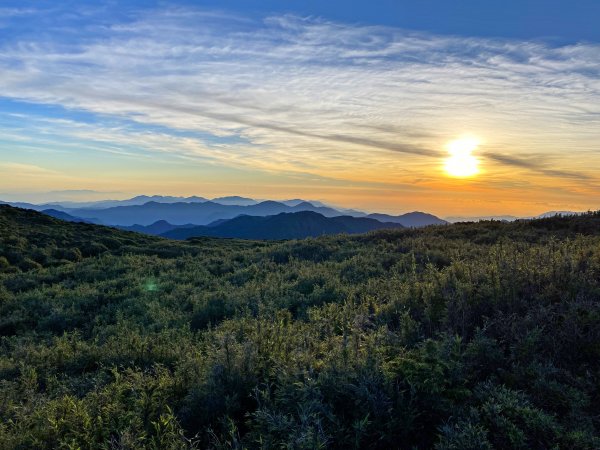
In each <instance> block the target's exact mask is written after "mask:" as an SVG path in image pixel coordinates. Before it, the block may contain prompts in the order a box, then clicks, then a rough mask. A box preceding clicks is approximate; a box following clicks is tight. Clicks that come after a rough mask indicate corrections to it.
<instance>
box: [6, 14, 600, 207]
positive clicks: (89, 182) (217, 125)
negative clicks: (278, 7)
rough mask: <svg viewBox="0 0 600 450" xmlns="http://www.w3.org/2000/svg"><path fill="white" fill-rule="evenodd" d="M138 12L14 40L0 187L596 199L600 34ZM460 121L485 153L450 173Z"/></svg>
mask: <svg viewBox="0 0 600 450" xmlns="http://www.w3.org/2000/svg"><path fill="white" fill-rule="evenodd" d="M14 14H15V20H17V19H16V17H17V16H18V15H19V14H18V13H14ZM36 14H42V13H39V12H36V11H35V10H34V11H29V12H23V13H22V14H21V16H23V15H25V16H27V17H29V16H28V15H31V16H32V17H30V18H29V19H26V20H32V21H34V20H36ZM136 14H137V15H135V16H133V17H128V20H127V21H126V22H118V19H114V20H115V22H114V23H109V24H108V25H107V26H106V27H104V28H102V27H94V26H93V25H95V24H94V23H93V20H92V23H86V26H85V27H82V28H81V29H78V27H77V26H76V25H74V24H72V23H69V24H63V25H64V26H63V27H62V28H61V29H60V30H59V29H58V28H57V31H56V32H52V33H49V34H47V35H44V36H38V35H36V34H26V33H24V32H23V34H19V33H13V34H11V36H12V37H10V38H7V39H4V40H2V41H0V200H29V201H32V200H33V201H36V200H38V201H44V200H49V199H51V197H52V195H55V196H56V197H64V198H70V199H72V200H92V199H100V198H126V197H131V196H133V195H137V194H163V195H185V196H189V195H199V196H204V197H215V196H222V195H242V196H249V197H254V198H262V199H265V198H269V199H289V198H304V199H309V200H321V201H324V202H329V203H331V204H334V205H338V206H344V207H349V208H357V209H363V210H367V211H380V212H389V213H403V212H408V211H414V210H420V211H427V212H431V213H433V214H436V215H439V216H451V215H454V216H456V215H473V216H484V215H500V214H512V215H522V216H530V215H536V214H539V213H542V212H545V211H550V210H572V211H582V210H588V209H598V208H600V45H599V44H596V43H593V42H573V43H567V44H561V45H554V44H551V43H547V42H544V41H541V40H531V39H529V40H525V39H521V40H519V39H515V38H512V39H505V38H493V37H470V36H458V35H452V36H450V35H442V34H435V33H432V32H424V31H423V32H416V31H407V30H404V29H400V28H394V27H391V26H385V27H384V26H377V25H368V26H367V25H359V24H348V23H343V22H334V21H327V20H324V19H317V18H306V17H301V16H295V15H287V14H283V15H277V14H275V15H271V16H268V17H263V18H261V19H255V18H253V19H249V18H245V17H239V16H236V15H235V14H230V13H227V14H226V13H223V12H222V11H207V10H198V9H194V8H193V7H185V8H178V9H172V8H171V9H170V8H162V9H160V8H159V9H152V10H149V11H142V12H139V13H136ZM21 16H19V17H20V19H19V20H23V19H22V17H21ZM38 19H39V17H38ZM111 20H112V19H111ZM15 23H16V22H15ZM103 23H104V22H103ZM59 25H60V24H59ZM105 25H106V23H105ZM57 27H58V25H57ZM64 29H67V30H68V31H69V33H70V34H68V33H66V32H64ZM198 29H202V32H198ZM61 30H62V31H61ZM61 33H65V34H64V35H63V34H61ZM67 34H68V36H69V37H68V38H67V37H65V36H67ZM79 34H81V35H79ZM73 35H75V36H76V38H75V39H73ZM77 36H79V37H80V39H79V38H77ZM464 136H472V137H475V138H477V141H478V145H477V146H476V148H474V149H471V150H472V152H471V155H472V157H473V158H476V160H477V163H478V166H477V169H478V170H477V173H476V174H473V175H472V176H468V177H453V176H450V174H449V173H448V171H447V169H446V168H445V166H447V158H448V157H449V156H450V155H449V152H448V145H449V143H451V142H453V141H455V140H457V139H461V138H464ZM458 166H460V164H458ZM80 190H85V192H80ZM55 191H60V192H55ZM64 191H72V192H64ZM75 191H77V192H75ZM48 192H54V194H47V193H48Z"/></svg>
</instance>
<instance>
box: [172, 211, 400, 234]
mask: <svg viewBox="0 0 600 450" xmlns="http://www.w3.org/2000/svg"><path fill="white" fill-rule="evenodd" d="M384 228H404V227H403V226H402V225H400V224H399V223H392V222H380V221H378V220H375V219H369V218H366V217H351V216H337V217H325V216H324V215H322V214H319V213H316V212H313V211H301V212H295V213H280V214H277V215H272V216H262V217H261V216H245V215H243V216H238V217H236V218H234V219H231V220H226V221H220V222H219V223H218V224H214V225H212V226H197V227H178V228H176V229H173V230H170V231H167V232H165V233H161V236H164V237H167V238H170V239H188V238H190V237H199V236H209V237H224V238H241V239H303V238H307V237H317V236H322V235H327V234H341V233H345V234H358V233H366V232H369V231H374V230H381V229H384Z"/></svg>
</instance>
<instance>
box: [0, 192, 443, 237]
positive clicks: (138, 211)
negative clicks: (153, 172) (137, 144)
mask: <svg viewBox="0 0 600 450" xmlns="http://www.w3.org/2000/svg"><path fill="white" fill-rule="evenodd" d="M0 203H6V204H9V205H12V206H17V207H22V208H27V209H33V210H36V211H44V210H53V212H52V213H51V214H50V215H53V216H55V217H58V216H59V215H60V214H59V212H62V213H64V214H66V215H65V216H63V217H64V220H68V221H75V220H76V221H87V222H92V223H97V224H104V225H110V226H116V227H121V228H130V229H131V230H136V231H139V232H143V233H149V234H157V233H158V232H159V231H160V232H163V231H164V230H166V228H165V227H166V226H167V225H166V224H168V226H169V227H180V226H183V225H190V226H191V225H209V224H213V225H214V224H217V223H218V222H222V221H227V220H230V219H233V218H235V217H237V216H240V215H250V216H268V215H277V214H280V213H294V212H300V211H312V212H317V213H319V214H322V215H324V216H326V217H336V216H352V217H367V218H372V219H376V220H379V221H380V222H394V223H399V224H401V225H403V226H407V227H421V226H427V225H439V224H445V223H446V222H445V221H443V220H442V219H440V218H438V217H436V216H434V215H431V214H427V213H422V212H417V211H415V212H412V213H407V214H402V215H398V216H393V215H389V214H376V213H374V214H368V213H365V212H362V211H358V210H354V209H344V208H337V207H332V206H329V205H326V204H324V203H322V202H309V201H306V200H303V199H299V198H296V199H291V200H283V201H274V200H256V199H252V198H249V197H242V196H236V195H234V196H226V197H217V198H215V199H213V200H207V199H206V198H204V197H199V196H191V197H174V196H162V195H139V196H136V197H133V198H131V199H127V200H100V201H93V202H55V203H47V204H42V205H35V204H32V203H24V202H0ZM161 221H162V222H165V223H162V224H159V225H158V226H156V227H154V228H152V226H153V225H154V224H155V223H157V222H161Z"/></svg>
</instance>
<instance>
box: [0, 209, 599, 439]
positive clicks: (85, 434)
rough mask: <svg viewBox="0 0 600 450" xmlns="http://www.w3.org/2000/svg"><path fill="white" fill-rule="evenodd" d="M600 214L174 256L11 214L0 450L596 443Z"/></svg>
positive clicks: (4, 223) (198, 245)
mask: <svg viewBox="0 0 600 450" xmlns="http://www.w3.org/2000/svg"><path fill="white" fill-rule="evenodd" d="M599 225H600V215H599V214H592V213H590V214H588V215H585V216H582V217H569V218H560V217H558V218H551V219H544V220H539V221H524V222H517V223H512V224H504V223H500V222H483V223H478V224H456V225H452V226H440V227H430V228H426V229H422V230H394V231H381V232H376V233H371V234H366V235H360V236H352V237H350V236H329V237H323V238H318V239H308V240H303V241H285V242H269V243H265V242H255V241H236V240H219V239H210V238H202V239H194V240H190V241H186V242H174V241H168V240H165V239H160V238H154V237H149V236H143V235H138V234H135V233H128V232H122V231H118V230H113V229H110V228H106V227H99V226H95V225H89V224H76V223H66V222H61V221H59V220H55V219H52V218H49V217H46V216H43V215H41V214H38V213H35V212H31V211H25V210H19V209H16V208H10V207H3V206H2V207H0V418H1V421H0V448H6V449H13V448H14V449H31V448H39V449H50V448H62V449H140V448H141V449H193V448H215V449H225V448H227V449H242V448H247V449H254V448H265V449H274V448H290V449H303V448H305V449H315V448H340V449H342V448H343V449H346V448H380V449H393V448H400V449H428V448H436V449H440V450H441V449H444V450H446V449H492V448H502V449H505V448H514V449H517V448H538V449H548V448H561V449H562V448H569V449H594V448H600V433H599V430H600V392H599V390H598V388H599V386H600V384H599V382H598V381H599V380H600V226H599Z"/></svg>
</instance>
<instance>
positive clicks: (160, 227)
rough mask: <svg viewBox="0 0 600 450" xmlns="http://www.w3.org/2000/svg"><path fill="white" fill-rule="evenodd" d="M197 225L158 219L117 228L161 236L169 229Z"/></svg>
mask: <svg viewBox="0 0 600 450" xmlns="http://www.w3.org/2000/svg"><path fill="white" fill-rule="evenodd" d="M195 226H196V225H194V224H186V225H173V224H170V223H169V222H167V221H166V220H158V221H156V222H154V223H153V224H151V225H131V226H119V227H117V228H119V229H121V230H126V231H135V232H136V233H144V234H151V235H154V236H159V235H161V234H163V233H166V232H168V231H172V230H175V229H179V228H193V227H195Z"/></svg>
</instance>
